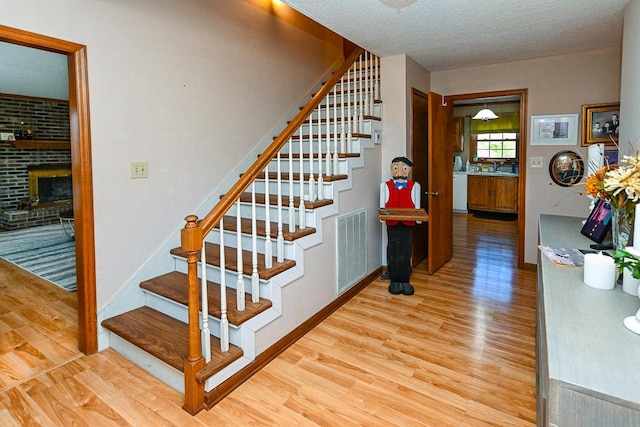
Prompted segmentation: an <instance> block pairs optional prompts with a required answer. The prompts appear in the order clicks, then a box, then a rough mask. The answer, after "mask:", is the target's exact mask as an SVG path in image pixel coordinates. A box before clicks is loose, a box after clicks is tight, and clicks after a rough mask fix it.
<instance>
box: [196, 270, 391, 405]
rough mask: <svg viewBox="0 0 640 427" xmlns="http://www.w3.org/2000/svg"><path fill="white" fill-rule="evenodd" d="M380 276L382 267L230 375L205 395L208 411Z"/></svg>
mask: <svg viewBox="0 0 640 427" xmlns="http://www.w3.org/2000/svg"><path fill="white" fill-rule="evenodd" d="M380 274H382V267H379V268H377V269H376V270H375V271H373V272H372V273H370V274H369V275H368V276H367V277H365V278H364V279H362V280H361V281H360V282H358V283H357V284H355V285H354V286H353V287H351V288H350V289H349V290H348V291H346V292H345V293H343V294H342V295H340V296H339V297H338V298H336V299H335V300H334V301H333V302H331V303H330V304H329V305H327V306H326V307H324V308H323V309H322V310H320V311H319V312H317V313H316V314H315V315H313V316H312V317H310V318H309V319H308V320H307V321H306V322H304V323H302V324H301V325H300V326H298V327H297V328H295V329H294V330H293V331H291V332H289V333H288V334H287V335H285V336H284V337H282V338H281V339H280V340H279V341H278V342H276V343H275V344H273V345H272V346H271V347H269V348H268V349H266V350H265V351H263V352H262V353H260V354H259V355H258V356H257V357H256V358H255V359H254V360H253V361H252V362H251V363H249V364H248V365H247V366H245V367H244V368H242V369H241V370H240V371H238V372H237V373H235V374H234V375H232V376H231V377H230V378H229V379H228V380H226V381H225V382H223V383H222V384H220V385H219V386H217V387H216V388H214V389H213V390H211V391H210V392H208V393H207V397H206V398H205V403H206V405H207V408H208V409H211V408H212V407H214V406H215V405H216V404H218V403H219V402H220V401H222V399H224V398H225V397H227V396H228V395H229V393H231V392H232V391H233V390H235V389H236V388H238V387H239V386H240V385H241V384H242V383H244V382H245V381H247V380H248V379H249V378H251V376H252V375H253V374H255V373H256V372H258V371H259V370H260V369H262V368H263V367H264V366H265V365H266V364H267V363H269V362H271V361H272V360H273V359H275V358H276V357H278V355H280V354H281V353H282V352H284V351H285V350H286V349H287V348H289V347H290V346H291V345H293V344H294V343H295V342H296V341H298V340H299V339H300V338H302V337H303V336H304V335H305V334H306V333H307V332H309V331H310V330H311V329H313V328H314V327H315V326H317V325H318V324H320V322H322V321H323V320H325V319H326V318H327V317H329V316H330V315H331V313H333V312H334V311H336V310H337V309H339V308H340V307H341V306H342V305H344V304H345V303H347V302H348V301H349V300H350V299H351V298H353V297H354V296H356V295H357V294H358V292H360V291H361V290H363V289H364V288H366V287H367V286H369V285H370V284H371V283H372V282H373V281H374V280H376V279H377V278H378V277H379V276H380Z"/></svg>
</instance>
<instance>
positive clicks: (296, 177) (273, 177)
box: [240, 157, 349, 197]
mask: <svg viewBox="0 0 640 427" xmlns="http://www.w3.org/2000/svg"><path fill="white" fill-rule="evenodd" d="M287 158H289V157H287ZM240 176H242V175H240ZM309 176H310V174H308V173H305V174H304V175H303V179H304V180H305V181H307V180H308V179H309ZM257 178H258V179H264V172H261V173H260V174H259V175H258V177H257ZM347 178H349V175H346V174H338V175H325V174H322V180H323V181H324V182H333V181H340V180H343V179H347ZM277 179H278V173H277V172H269V180H273V181H274V182H275V181H276V180H277ZM280 179H281V180H282V182H283V185H286V184H287V183H286V181H289V174H288V173H282V174H281V176H280ZM293 180H294V182H297V181H300V174H299V173H294V174H293ZM283 197H284V196H283Z"/></svg>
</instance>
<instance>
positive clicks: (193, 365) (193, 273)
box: [180, 215, 206, 415]
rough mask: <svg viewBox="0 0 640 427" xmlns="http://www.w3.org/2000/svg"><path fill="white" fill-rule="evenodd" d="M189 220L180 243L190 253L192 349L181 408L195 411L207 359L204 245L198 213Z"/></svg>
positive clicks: (201, 399) (199, 406)
mask: <svg viewBox="0 0 640 427" xmlns="http://www.w3.org/2000/svg"><path fill="white" fill-rule="evenodd" d="M185 220H186V221H187V224H186V225H185V227H184V228H183V229H182V230H181V231H180V245H181V247H182V249H183V250H184V251H185V252H186V253H187V276H188V282H189V296H188V300H189V349H188V356H187V360H185V362H184V394H185V403H184V406H183V407H182V409H184V410H185V411H187V412H189V413H190V414H192V415H194V414H196V413H198V412H199V411H200V410H202V409H203V408H204V383H200V382H198V381H197V380H196V374H197V373H198V371H200V370H201V369H202V368H204V366H205V364H206V362H205V359H204V358H203V357H202V350H201V348H202V347H201V344H200V326H199V325H200V322H199V317H198V315H199V307H200V302H199V300H198V258H199V257H200V250H201V249H202V245H203V243H202V236H203V234H202V228H200V226H199V225H198V223H197V221H198V217H197V216H195V215H189V216H187V217H186V218H185Z"/></svg>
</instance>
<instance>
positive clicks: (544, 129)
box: [530, 114, 578, 145]
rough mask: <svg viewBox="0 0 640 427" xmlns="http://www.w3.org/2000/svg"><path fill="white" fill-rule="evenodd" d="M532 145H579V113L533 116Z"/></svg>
mask: <svg viewBox="0 0 640 427" xmlns="http://www.w3.org/2000/svg"><path fill="white" fill-rule="evenodd" d="M530 143H531V145H577V144H578V114H556V115H550V116H531V139H530Z"/></svg>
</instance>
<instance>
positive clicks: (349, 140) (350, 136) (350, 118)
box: [346, 64, 355, 153]
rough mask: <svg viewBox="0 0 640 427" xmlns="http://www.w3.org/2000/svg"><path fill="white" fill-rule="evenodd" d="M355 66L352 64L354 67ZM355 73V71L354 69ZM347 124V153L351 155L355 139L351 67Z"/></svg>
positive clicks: (348, 78)
mask: <svg viewBox="0 0 640 427" xmlns="http://www.w3.org/2000/svg"><path fill="white" fill-rule="evenodd" d="M354 65H355V64H352V66H354ZM354 72H355V69H354ZM347 122H348V123H347V124H348V127H347V129H348V132H347V151H346V153H351V143H352V139H353V126H352V123H353V115H352V114H351V67H349V69H348V70H347Z"/></svg>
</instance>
